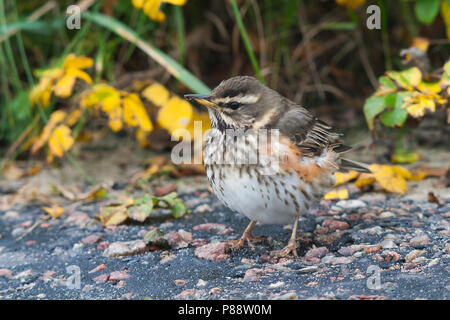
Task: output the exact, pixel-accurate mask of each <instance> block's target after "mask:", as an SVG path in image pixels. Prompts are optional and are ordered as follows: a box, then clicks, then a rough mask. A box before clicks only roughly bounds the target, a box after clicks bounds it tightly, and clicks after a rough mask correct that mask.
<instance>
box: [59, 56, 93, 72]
mask: <svg viewBox="0 0 450 320" xmlns="http://www.w3.org/2000/svg"><path fill="white" fill-rule="evenodd" d="M93 64H94V61H93V60H92V59H91V58H89V57H84V56H79V57H77V56H76V55H74V54H73V53H71V54H69V55H68V56H67V57H66V59H65V60H64V64H63V68H64V69H69V68H75V69H86V68H90V67H92V65H93Z"/></svg>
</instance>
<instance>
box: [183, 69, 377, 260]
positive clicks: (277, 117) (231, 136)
mask: <svg viewBox="0 0 450 320" xmlns="http://www.w3.org/2000/svg"><path fill="white" fill-rule="evenodd" d="M185 98H186V99H188V100H190V101H193V102H196V103H199V104H201V105H203V106H206V107H207V108H208V111H209V116H210V120H211V127H212V130H211V131H210V133H209V135H208V137H207V139H206V142H205V146H204V153H203V160H204V165H205V169H206V173H207V176H208V180H209V182H210V185H211V187H212V189H213V191H214V193H215V194H216V195H217V197H218V198H219V199H220V200H221V201H222V202H223V203H224V204H225V205H226V206H228V207H229V208H231V209H233V210H235V211H237V212H238V213H240V214H243V215H244V216H246V217H247V218H249V219H250V220H251V222H250V224H249V225H248V227H247V228H246V230H245V231H244V233H243V235H242V237H241V238H240V239H238V240H233V241H232V244H233V247H235V248H240V247H241V246H242V245H244V243H245V242H246V241H247V242H248V244H249V245H250V246H252V244H251V242H250V241H252V240H253V241H257V240H260V237H254V236H253V235H252V229H253V227H254V225H255V224H256V222H259V223H262V224H286V223H292V222H293V223H294V226H293V229H292V235H291V238H290V240H289V242H288V245H287V246H286V247H285V248H284V249H282V250H279V251H275V252H274V253H275V254H276V255H279V256H286V255H289V254H291V253H292V254H294V255H295V256H297V251H296V249H297V243H296V237H295V236H296V230H297V223H298V218H299V216H301V215H304V214H305V213H306V212H307V211H308V210H309V209H310V208H311V207H313V206H314V205H315V204H317V203H318V202H319V201H320V199H322V197H323V195H324V194H325V193H326V192H327V191H328V190H329V189H330V188H331V187H332V186H333V185H334V183H335V177H334V172H336V171H338V170H348V169H353V170H357V171H360V172H370V171H369V170H368V168H367V167H366V165H364V164H362V163H359V162H356V161H351V160H348V159H345V158H342V157H341V155H342V154H343V153H344V152H346V151H348V150H350V147H348V146H345V145H344V144H343V142H342V141H341V139H340V135H339V134H337V133H335V132H333V131H332V128H331V127H330V126H329V125H327V124H326V123H325V122H323V121H321V120H319V119H318V118H317V117H315V116H314V115H313V114H311V113H310V112H309V111H308V110H306V109H305V108H303V107H301V106H300V105H298V104H296V103H294V102H293V101H291V100H289V99H287V98H285V97H283V96H281V95H280V94H279V93H278V92H276V91H274V90H272V89H270V88H268V87H267V86H265V85H263V84H262V83H261V82H259V81H258V80H257V79H255V78H253V77H248V76H238V77H233V78H230V79H228V80H224V81H222V82H221V83H220V84H219V85H218V86H217V87H216V88H215V89H214V90H213V91H212V92H211V94H210V95H195V94H191V95H185Z"/></svg>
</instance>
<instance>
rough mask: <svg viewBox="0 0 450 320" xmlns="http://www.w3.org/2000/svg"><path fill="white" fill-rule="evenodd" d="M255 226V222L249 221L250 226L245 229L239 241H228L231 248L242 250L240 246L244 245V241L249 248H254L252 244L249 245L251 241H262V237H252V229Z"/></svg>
mask: <svg viewBox="0 0 450 320" xmlns="http://www.w3.org/2000/svg"><path fill="white" fill-rule="evenodd" d="M255 224H256V221H253V220H252V221H250V224H249V225H248V227H247V228H246V229H245V231H244V233H243V234H242V236H241V238H240V239H237V240H230V241H228V242H229V243H230V244H231V246H232V247H233V249H240V248H242V246H243V245H244V244H245V241H247V243H248V245H249V246H250V247H251V248H254V245H253V243H251V241H261V240H262V239H263V237H255V236H254V235H252V230H253V227H254V226H255Z"/></svg>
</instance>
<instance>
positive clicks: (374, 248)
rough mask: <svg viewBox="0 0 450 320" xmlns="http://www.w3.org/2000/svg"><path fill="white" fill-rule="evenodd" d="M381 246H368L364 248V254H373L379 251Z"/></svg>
mask: <svg viewBox="0 0 450 320" xmlns="http://www.w3.org/2000/svg"><path fill="white" fill-rule="evenodd" d="M381 248H382V247H381V246H380V245H376V246H370V247H366V248H364V252H365V253H375V252H378V251H380V250H381Z"/></svg>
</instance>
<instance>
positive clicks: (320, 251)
mask: <svg viewBox="0 0 450 320" xmlns="http://www.w3.org/2000/svg"><path fill="white" fill-rule="evenodd" d="M327 253H328V249H327V247H318V248H313V249H310V250H308V252H307V253H306V255H305V258H309V257H311V258H322V257H323V256H325V255H326V254H327Z"/></svg>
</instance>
